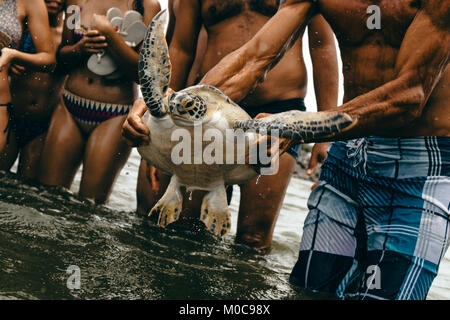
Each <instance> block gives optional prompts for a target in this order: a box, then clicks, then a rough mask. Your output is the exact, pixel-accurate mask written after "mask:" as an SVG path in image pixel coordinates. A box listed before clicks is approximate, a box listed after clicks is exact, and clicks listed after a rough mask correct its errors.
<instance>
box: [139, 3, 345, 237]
mask: <svg viewBox="0 0 450 320" xmlns="http://www.w3.org/2000/svg"><path fill="white" fill-rule="evenodd" d="M166 23H167V11H166V10H164V11H161V12H160V13H158V14H157V15H156V16H155V18H154V19H153V21H152V22H151V24H150V27H149V28H148V30H147V34H146V37H145V40H144V43H143V47H142V50H141V53H140V57H139V83H140V86H141V91H142V94H143V97H144V101H145V103H146V105H147V107H148V109H149V112H146V114H145V115H144V117H143V121H144V123H146V124H147V126H148V127H149V129H150V144H149V145H148V146H145V147H140V148H138V151H139V153H140V154H141V156H142V157H143V158H144V159H145V160H147V161H148V162H149V163H151V164H152V165H154V166H155V167H157V168H158V169H160V170H162V171H165V172H167V173H169V174H171V175H172V177H171V180H170V183H169V186H168V188H167V190H166V192H165V193H164V195H163V196H162V198H161V199H160V200H159V201H158V202H157V204H156V205H155V206H154V207H153V208H152V210H151V211H150V214H149V215H152V214H159V218H158V225H160V226H162V227H165V226H167V225H168V224H170V223H172V222H174V221H176V220H177V219H178V217H179V215H180V212H181V208H182V198H183V197H182V195H181V192H180V187H181V186H184V187H186V189H187V190H188V191H189V190H195V189H200V190H205V191H208V193H207V194H206V195H205V196H204V198H203V201H202V206H201V213H200V219H201V220H202V221H203V222H204V223H205V225H206V227H207V228H208V229H209V230H210V231H212V232H213V233H215V234H216V235H218V236H224V235H225V234H226V233H227V232H228V231H229V229H230V213H229V209H228V205H227V199H226V191H225V186H226V185H232V184H242V183H245V182H247V181H249V180H250V179H253V178H254V177H256V176H257V175H258V173H257V172H256V171H255V170H254V168H253V167H252V166H250V165H248V164H245V163H242V162H241V164H227V163H228V162H227V163H226V164H221V163H206V161H203V160H202V161H200V162H195V159H194V158H195V157H196V156H198V151H196V150H195V143H196V141H195V140H196V139H200V141H201V146H202V148H205V146H207V145H208V144H209V143H210V142H208V141H206V142H205V141H204V140H205V139H202V136H200V137H198V136H196V132H195V130H198V128H201V135H203V134H205V133H206V131H207V130H208V129H211V128H212V129H216V130H218V131H219V132H221V133H223V134H224V135H225V131H226V130H227V129H232V128H233V127H234V126H236V123H237V121H238V120H239V121H244V122H241V123H246V122H245V121H250V120H251V118H250V116H249V115H248V114H247V113H246V112H245V111H244V110H243V109H242V108H240V107H239V106H238V105H237V104H236V103H234V102H233V101H231V100H230V99H229V98H228V97H227V96H226V95H225V94H224V93H222V92H221V91H220V90H218V89H216V88H214V87H212V86H208V85H197V86H193V87H189V88H186V89H184V90H181V91H179V92H175V93H172V94H168V88H169V82H170V75H171V64H170V60H169V55H168V48H167V43H166V41H165V37H164V31H165V26H166ZM311 118H313V119H314V116H313V115H311ZM315 118H316V119H322V118H327V117H324V116H319V117H317V116H316V117H315ZM328 118H329V117H328ZM324 121H327V119H324ZM333 121H334V123H343V122H344V121H343V120H342V119H341V118H336V119H333ZM329 124H331V122H330V123H328V124H327V125H329ZM199 125H201V126H200V127H199ZM178 129H183V130H184V131H183V132H188V133H189V135H190V136H191V137H194V139H192V141H191V142H190V143H191V146H192V149H191V150H193V152H192V154H191V155H188V158H191V159H193V161H191V164H189V163H186V162H185V163H176V162H175V161H174V159H173V156H172V151H173V150H174V147H176V145H177V144H178V143H179V140H177V141H172V140H173V139H172V137H173V135H174V134H175V133H176V132H177V130H178ZM337 129H338V127H336V130H337ZM175 135H176V134H175ZM225 139H226V137H225V138H224V140H223V141H225ZM257 139H259V136H258V135H257V134H255V133H253V134H248V135H247V140H246V142H245V144H246V148H245V150H246V155H245V156H246V157H247V156H248V151H247V150H249V148H248V146H249V145H251V144H252V143H255V142H256V141H257ZM175 140H176V139H175ZM233 144H234V145H236V148H234V150H237V149H238V146H237V142H235V140H234V139H233ZM224 151H225V152H228V151H229V150H224ZM200 153H201V151H200ZM183 156H184V154H183ZM233 157H234V158H235V160H239V159H237V158H236V157H237V156H236V154H233ZM235 163H238V162H237V161H236V162H235Z"/></svg>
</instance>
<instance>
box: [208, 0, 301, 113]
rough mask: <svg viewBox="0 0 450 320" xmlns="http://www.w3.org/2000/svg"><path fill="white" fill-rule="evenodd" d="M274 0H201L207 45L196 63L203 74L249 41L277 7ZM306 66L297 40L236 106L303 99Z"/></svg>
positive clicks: (276, 2) (299, 41) (256, 105)
mask: <svg viewBox="0 0 450 320" xmlns="http://www.w3.org/2000/svg"><path fill="white" fill-rule="evenodd" d="M278 3H279V1H278V0H264V1H255V0H230V1H222V0H203V1H202V8H201V11H202V19H203V23H204V26H205V28H206V31H207V33H208V44H207V48H206V52H205V55H204V58H203V62H202V65H201V66H200V76H201V77H203V76H204V75H205V74H206V73H207V72H208V71H209V70H210V69H211V68H212V67H214V66H215V65H216V64H217V63H218V62H219V61H220V60H221V59H222V58H223V57H225V56H226V55H227V54H229V53H230V52H233V51H234V50H236V49H238V48H239V47H241V46H242V45H244V44H245V43H246V42H247V41H249V40H250V39H251V38H252V37H253V36H254V35H255V34H256V33H257V32H258V31H259V29H261V27H262V26H263V25H264V24H265V23H266V22H267V21H268V20H269V19H270V17H271V16H272V15H274V14H275V13H276V11H277V9H278ZM306 85H307V76H306V67H305V63H304V60H303V55H302V41H301V39H299V40H298V41H297V42H296V43H295V45H294V46H293V47H292V48H291V49H290V50H289V51H288V52H287V53H286V55H285V56H284V57H283V59H282V60H281V61H280V62H279V63H278V64H277V66H276V67H275V68H273V69H272V70H271V71H270V72H269V74H268V75H267V78H266V80H265V81H264V83H262V84H261V85H259V86H258V87H257V88H256V90H255V91H254V92H252V93H251V94H250V95H248V96H247V97H246V98H245V99H244V100H243V101H241V102H240V105H242V106H244V107H250V108H251V107H258V106H261V105H264V104H266V103H270V102H273V101H279V100H286V99H293V98H304V97H305V95H306Z"/></svg>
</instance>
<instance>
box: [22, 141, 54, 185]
mask: <svg viewBox="0 0 450 320" xmlns="http://www.w3.org/2000/svg"><path fill="white" fill-rule="evenodd" d="M46 135H47V133H43V134H41V135H39V136H37V137H35V138H34V139H33V140H31V141H30V142H29V143H28V144H26V145H25V146H24V147H23V148H22V150H21V151H20V158H19V168H18V170H17V173H18V174H20V175H21V176H23V177H24V178H27V179H37V178H38V176H39V166H40V160H41V154H42V150H43V149H44V143H45V137H46Z"/></svg>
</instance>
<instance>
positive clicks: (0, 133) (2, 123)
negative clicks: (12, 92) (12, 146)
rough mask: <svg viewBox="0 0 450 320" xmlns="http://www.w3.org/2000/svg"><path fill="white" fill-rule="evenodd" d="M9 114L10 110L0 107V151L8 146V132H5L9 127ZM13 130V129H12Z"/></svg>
mask: <svg viewBox="0 0 450 320" xmlns="http://www.w3.org/2000/svg"><path fill="white" fill-rule="evenodd" d="M8 121H9V114H8V109H7V108H6V107H5V106H0V150H1V151H3V149H4V148H5V146H6V137H7V135H8V131H6V132H4V131H5V129H6V126H7V125H8ZM10 129H11V128H10Z"/></svg>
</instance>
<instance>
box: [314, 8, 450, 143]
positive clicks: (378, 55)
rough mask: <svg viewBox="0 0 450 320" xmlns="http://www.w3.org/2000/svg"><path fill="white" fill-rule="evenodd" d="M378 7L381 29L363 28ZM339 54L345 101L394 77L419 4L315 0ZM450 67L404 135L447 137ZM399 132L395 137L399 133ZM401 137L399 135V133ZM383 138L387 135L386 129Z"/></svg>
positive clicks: (449, 123) (449, 109) (448, 130)
mask: <svg viewBox="0 0 450 320" xmlns="http://www.w3.org/2000/svg"><path fill="white" fill-rule="evenodd" d="M374 4H376V5H378V6H379V7H380V8H381V29H380V30H370V29H369V28H368V27H367V19H368V18H369V16H370V15H368V14H367V8H368V7H369V6H370V5H374ZM318 5H319V7H320V13H321V14H322V15H323V16H324V17H325V19H326V20H327V21H328V23H329V24H330V25H331V26H332V28H333V30H334V32H335V34H336V37H337V38H338V40H339V43H340V49H341V53H342V57H343V74H344V87H345V97H344V99H345V101H349V100H351V99H353V98H355V97H357V96H360V95H363V94H365V93H367V92H369V91H371V90H374V89H375V88H377V87H380V86H382V85H384V84H385V83H387V82H389V81H391V80H393V79H394V78H395V70H394V66H395V62H396V59H397V56H398V53H399V49H400V46H401V43H402V41H403V38H404V36H405V34H406V31H407V29H408V27H409V26H410V24H411V23H412V21H413V19H414V17H415V15H416V14H417V12H418V10H419V8H420V1H417V0H378V1H374V0H346V1H342V0H318ZM449 81H450V68H449V67H447V68H446V70H445V72H444V74H443V76H442V78H441V79H440V81H439V83H438V84H437V86H436V88H435V89H434V91H433V93H432V94H431V96H430V98H429V100H428V103H427V105H426V106H425V109H424V111H423V114H422V116H421V117H420V119H418V120H416V121H415V123H414V124H413V126H412V127H408V128H407V129H405V130H404V132H403V136H450V104H449V102H448V101H449V99H450V87H449V86H448V84H449ZM398 135H399V134H398V131H397V133H396V134H395V136H398ZM400 135H402V134H400ZM386 136H390V134H389V132H386Z"/></svg>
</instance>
